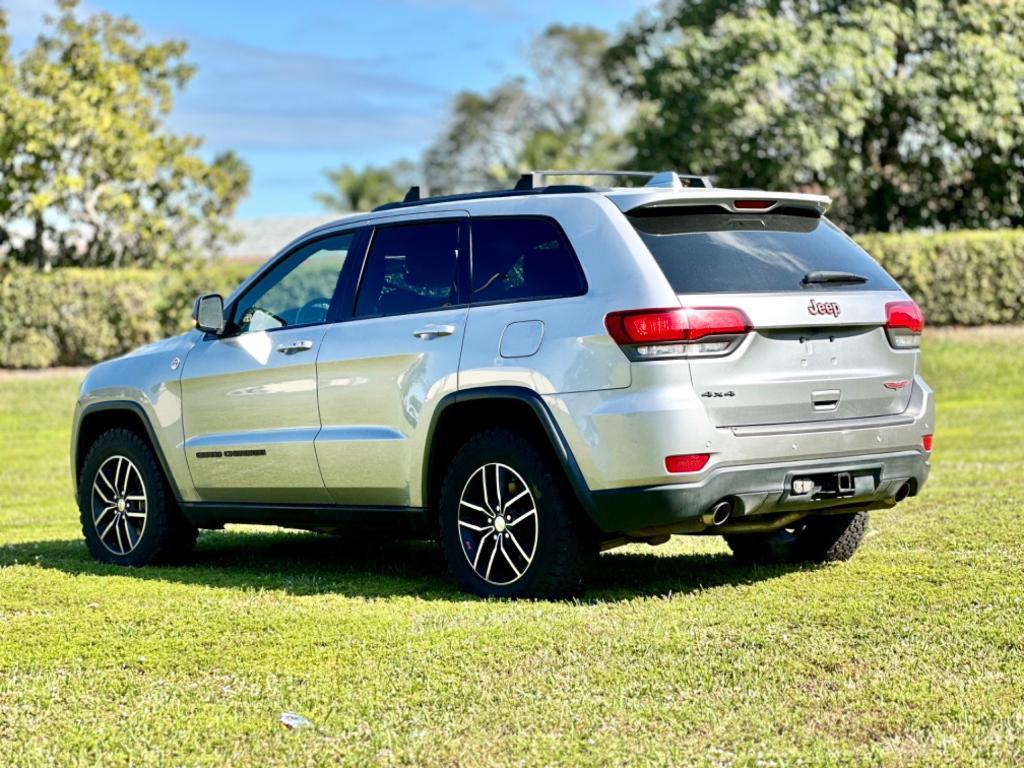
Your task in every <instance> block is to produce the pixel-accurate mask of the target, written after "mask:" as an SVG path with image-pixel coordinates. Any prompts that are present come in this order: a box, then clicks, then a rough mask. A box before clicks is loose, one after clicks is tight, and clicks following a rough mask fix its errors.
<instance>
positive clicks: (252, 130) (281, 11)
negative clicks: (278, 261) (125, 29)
mask: <svg viewBox="0 0 1024 768" xmlns="http://www.w3.org/2000/svg"><path fill="white" fill-rule="evenodd" d="M649 5H651V2H650V0H558V1H557V2H552V1H551V0H548V1H546V2H545V0H361V1H360V0H350V1H345V2H325V1H323V0H294V1H293V2H281V0H273V1H270V0H249V2H218V1H217V0H205V2H202V1H200V0H173V1H172V2H164V1H163V0H159V1H156V2H154V1H152V0H150V1H149V2H146V1H145V0H88V2H86V3H85V4H84V5H83V8H84V9H86V10H89V11H98V10H103V11H109V12H111V13H114V14H117V15H128V16H130V17H132V18H133V19H134V20H135V21H137V22H138V23H139V24H140V25H141V26H142V27H143V29H144V30H145V32H146V34H147V35H148V36H150V37H151V38H153V39H163V38H176V39H181V40H185V41H186V42H188V44H189V47H190V52H189V59H190V60H191V61H192V62H193V63H195V64H196V65H198V67H199V72H198V74H197V75H196V77H195V79H194V80H193V81H192V83H191V84H190V86H189V87H188V89H187V90H186V91H185V92H184V93H183V94H180V95H179V97H178V102H177V104H176V107H175V110H174V113H173V115H172V117H171V120H170V124H171V125H172V126H173V127H174V128H175V129H176V130H183V131H188V132H190V133H195V134H199V135H201V136H203V137H204V138H205V140H206V148H207V151H210V152H212V151H215V150H220V149H228V148H231V149H234V150H236V151H237V152H238V153H239V154H241V155H242V157H244V158H245V160H246V161H247V162H248V163H249V165H250V166H251V167H252V170H253V181H252V187H251V190H250V195H249V198H248V199H247V200H245V201H244V202H243V203H242V205H241V207H240V210H239V215H240V216H263V215H270V214H294V213H307V212H314V211H317V210H318V206H317V203H316V202H314V201H313V194H314V193H315V192H317V191H322V190H324V189H325V188H326V186H325V181H324V178H323V170H324V169H325V168H328V167H334V166H337V165H339V164H341V163H352V164H355V165H362V164H365V163H384V162H388V161H391V160H395V159H398V158H401V157H410V158H418V157H419V155H420V152H421V151H422V149H423V148H424V146H426V145H427V144H428V143H429V142H430V140H431V139H432V138H433V137H434V136H435V135H436V134H437V133H438V132H439V131H440V130H441V129H442V128H443V127H444V123H445V118H446V116H447V114H448V111H447V107H448V104H449V103H450V100H451V97H452V96H453V95H454V94H455V93H456V92H458V91H460V90H465V89H473V90H484V89H487V88H489V87H491V86H493V85H495V84H496V83H498V82H500V81H501V80H503V79H504V78H506V77H508V76H511V75H514V74H518V73H523V72H525V70H526V53H527V49H528V46H529V43H530V40H531V38H532V37H533V36H534V35H535V34H537V33H538V32H540V31H541V30H542V29H543V28H544V27H545V26H547V25H548V24H550V23H553V22H562V23H588V24H593V25H596V26H600V27H603V28H606V29H610V30H614V29H616V28H617V27H618V26H619V25H621V24H622V23H624V22H627V21H628V20H630V19H632V18H633V17H634V16H635V15H636V14H637V12H638V11H640V10H641V9H642V8H644V7H646V6H649ZM0 7H3V8H5V9H6V10H7V12H8V15H9V17H10V20H9V21H10V31H11V33H12V36H13V38H14V47H15V50H18V49H19V48H22V47H24V46H25V45H27V44H29V43H30V42H31V40H32V39H33V37H34V36H35V34H36V33H37V32H38V30H39V25H40V23H41V22H40V19H41V16H42V14H43V13H44V12H46V11H47V10H49V9H52V7H53V5H52V1H51V0H0Z"/></svg>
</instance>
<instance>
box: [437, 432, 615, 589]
mask: <svg viewBox="0 0 1024 768" xmlns="http://www.w3.org/2000/svg"><path fill="white" fill-rule="evenodd" d="M440 529H441V545H442V548H443V549H444V555H445V559H446V560H447V562H448V568H449V570H450V571H451V573H452V575H453V576H454V577H455V580H456V582H457V583H458V585H459V587H460V588H462V589H463V590H465V591H467V592H472V593H474V594H477V595H480V596H482V597H559V596H563V595H569V594H572V593H574V592H577V591H578V590H579V589H580V587H581V585H582V580H583V575H584V571H585V569H586V566H587V565H588V564H589V562H590V561H591V559H592V558H593V557H594V556H596V553H597V546H596V542H595V539H594V537H593V535H592V533H591V531H590V528H589V526H588V525H587V524H586V522H585V521H583V520H581V519H580V517H579V515H578V513H577V510H576V509H575V504H574V499H573V497H572V493H571V491H570V490H569V489H568V488H567V487H566V484H565V482H564V480H563V479H562V478H560V477H559V476H558V475H557V474H556V473H555V472H553V471H552V467H551V461H550V459H549V457H548V455H547V452H546V451H544V450H543V448H542V447H540V446H536V445H535V444H534V443H533V441H531V440H530V439H529V438H528V437H526V436H525V435H523V434H521V433H518V432H514V431H511V430H505V429H493V430H488V431H486V432H481V433H480V434H478V435H476V436H474V437H472V438H470V439H469V440H468V441H467V442H466V443H465V445H463V446H462V448H461V449H460V450H459V451H458V453H456V455H455V458H454V459H453V460H452V462H451V464H450V466H449V469H448V472H447V474H446V476H445V480H444V485H443V486H442V489H441V505H440Z"/></svg>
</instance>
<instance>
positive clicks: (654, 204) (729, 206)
mask: <svg viewBox="0 0 1024 768" xmlns="http://www.w3.org/2000/svg"><path fill="white" fill-rule="evenodd" d="M608 197H609V198H610V199H611V200H612V201H613V202H614V203H615V204H616V205H618V206H619V209H620V210H621V211H622V212H623V213H629V212H631V211H637V210H639V209H641V208H644V209H651V208H681V207H692V206H698V205H703V206H707V205H718V206H721V207H722V208H724V209H726V210H727V211H730V212H732V213H770V212H772V211H775V210H778V209H779V208H804V209H806V210H808V211H814V212H815V213H817V214H818V215H819V216H823V215H824V214H825V213H826V212H827V211H828V209H829V208H830V207H831V205H832V198H831V197H829V196H828V195H807V194H802V193H797V192H769V191H766V190H748V189H721V190H719V189H716V190H715V194H707V193H703V194H700V195H692V194H691V195H680V196H679V197H674V196H673V197H667V196H666V195H664V194H663V193H662V194H658V193H655V192H653V190H652V193H651V194H650V195H643V194H636V193H635V192H634V194H632V195H628V196H627V195H616V194H610V195H608Z"/></svg>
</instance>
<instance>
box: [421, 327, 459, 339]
mask: <svg viewBox="0 0 1024 768" xmlns="http://www.w3.org/2000/svg"><path fill="white" fill-rule="evenodd" d="M453 333H455V326H454V325H428V326H427V327H426V328H420V329H419V330H418V331H413V332H412V335H413V336H415V337H416V338H417V339H436V338H438V337H440V336H451V335H452V334H453Z"/></svg>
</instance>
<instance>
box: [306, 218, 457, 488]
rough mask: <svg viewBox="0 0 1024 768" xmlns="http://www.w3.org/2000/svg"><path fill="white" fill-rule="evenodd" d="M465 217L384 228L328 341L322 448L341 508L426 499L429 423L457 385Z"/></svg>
mask: <svg viewBox="0 0 1024 768" xmlns="http://www.w3.org/2000/svg"><path fill="white" fill-rule="evenodd" d="M449 216H451V215H449ZM467 222H468V219H466V218H465V217H464V216H455V217H449V218H444V219H441V220H437V219H436V218H435V219H434V220H431V221H423V220H416V221H405V222H401V223H395V224H389V225H386V226H378V227H377V228H376V230H375V231H374V234H373V236H372V239H371V241H370V246H369V253H368V254H367V257H366V265H365V267H364V270H363V278H362V281H361V284H360V286H359V295H358V299H357V301H356V306H355V311H354V313H353V317H352V318H351V319H350V320H348V321H346V322H339V323H337V324H335V325H332V326H331V327H330V329H329V330H328V331H327V334H326V336H325V337H324V340H323V344H322V346H321V348H320V356H319V362H318V365H317V368H318V371H317V376H318V380H319V390H320V414H321V418H322V419H323V429H322V431H321V432H320V435H319V437H317V441H316V452H317V456H318V458H319V460H320V469H321V471H322V473H323V478H324V482H325V484H326V486H327V489H328V490H329V491H330V493H331V496H332V498H333V500H334V502H335V503H337V504H345V505H358V506H399V507H405V506H419V505H420V504H422V500H421V499H420V498H419V495H420V487H419V482H420V471H421V468H422V467H421V465H422V454H423V450H424V447H423V446H424V442H425V437H426V432H427V427H428V425H429V423H430V418H431V416H432V414H433V411H434V408H435V407H436V406H437V403H438V401H439V400H440V399H441V398H442V397H444V396H445V395H446V394H448V393H449V392H453V391H455V390H456V389H457V386H458V381H457V374H458V368H459V353H460V350H461V347H462V336H463V331H464V329H465V326H466V313H467V310H466V307H465V304H464V301H463V300H462V298H461V294H462V290H461V288H460V282H461V279H460V274H461V264H462V262H461V260H460V258H459V253H460V251H462V252H464V251H465V246H464V243H465V242H466V240H467V226H468V225H467Z"/></svg>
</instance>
